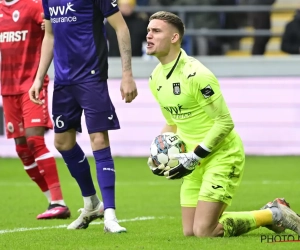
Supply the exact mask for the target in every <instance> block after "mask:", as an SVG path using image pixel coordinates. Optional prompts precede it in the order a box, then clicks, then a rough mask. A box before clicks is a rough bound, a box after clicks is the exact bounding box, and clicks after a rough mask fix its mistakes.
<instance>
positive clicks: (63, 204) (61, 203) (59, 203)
mask: <svg viewBox="0 0 300 250" xmlns="http://www.w3.org/2000/svg"><path fill="white" fill-rule="evenodd" d="M51 204H58V205H61V206H66V203H65V201H64V200H58V201H51Z"/></svg>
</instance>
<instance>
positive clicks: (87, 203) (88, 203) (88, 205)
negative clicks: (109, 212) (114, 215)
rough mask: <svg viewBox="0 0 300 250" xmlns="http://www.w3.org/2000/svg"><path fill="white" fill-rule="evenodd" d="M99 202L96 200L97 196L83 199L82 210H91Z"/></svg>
mask: <svg viewBox="0 0 300 250" xmlns="http://www.w3.org/2000/svg"><path fill="white" fill-rule="evenodd" d="M99 202H100V199H99V198H98V196H97V194H94V195H92V196H86V197H83V203H84V208H85V209H86V210H93V209H94V208H95V207H96V206H97V205H98V203H99Z"/></svg>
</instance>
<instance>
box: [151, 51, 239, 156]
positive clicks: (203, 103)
mask: <svg viewBox="0 0 300 250" xmlns="http://www.w3.org/2000/svg"><path fill="white" fill-rule="evenodd" d="M149 85H150V89H151V92H152V94H153V95H154V97H155V99H156V101H157V102H158V104H159V105H160V108H161V111H162V113H163V116H164V118H165V120H166V123H167V124H168V125H176V126H177V134H178V135H179V136H180V138H181V139H182V140H183V141H184V142H185V143H186V144H187V150H188V151H191V150H193V149H194V148H195V147H196V145H197V144H199V143H204V145H205V146H206V147H207V148H208V149H210V150H214V149H216V148H219V147H220V146H221V145H222V144H224V143H226V141H227V142H228V141H230V140H232V139H233V138H234V137H235V135H236V132H235V131H234V130H232V127H233V123H232V119H231V116H230V113H229V111H228V108H227V105H226V103H225V101H224V99H223V96H222V93H221V90H220V85H219V83H218V80H217V79H216V77H215V76H214V74H213V73H212V72H211V71H210V70H209V69H207V68H206V67H205V66H204V65H203V64H201V63H200V62H199V61H198V60H196V59H195V58H193V57H190V56H187V54H186V53H185V51H184V50H181V53H180V55H179V56H178V58H177V59H176V60H174V61H173V62H171V63H168V64H165V65H162V64H159V65H157V67H156V68H155V69H154V70H153V72H152V74H151V76H150V79H149ZM231 125H232V126H231ZM227 128H229V129H227Z"/></svg>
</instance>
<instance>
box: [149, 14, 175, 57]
mask: <svg viewBox="0 0 300 250" xmlns="http://www.w3.org/2000/svg"><path fill="white" fill-rule="evenodd" d="M147 31H148V34H147V36H146V39H147V50H146V53H147V55H153V56H157V57H161V56H166V55H168V54H169V51H170V48H171V45H172V37H173V35H174V29H173V27H172V26H171V25H170V24H168V23H167V22H165V21H163V20H158V19H154V20H151V21H150V23H149V25H148V28H147Z"/></svg>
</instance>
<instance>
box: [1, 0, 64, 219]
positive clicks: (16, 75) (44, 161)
mask: <svg viewBox="0 0 300 250" xmlns="http://www.w3.org/2000/svg"><path fill="white" fill-rule="evenodd" d="M0 1H1V0H0ZM42 12H43V9H42V4H41V2H40V0H3V1H2V2H0V52H1V95H2V98H3V110H4V118H5V125H6V135H7V138H14V140H15V144H16V152H17V154H18V156H19V158H20V159H21V161H22V163H23V165H24V169H25V171H26V172H27V174H28V175H29V177H30V178H31V179H32V180H33V181H34V182H36V184H37V185H38V186H39V188H40V189H41V191H42V192H43V193H44V194H45V196H46V197H47V199H48V202H49V206H48V208H47V210H46V211H45V212H44V213H42V214H39V215H38V216H37V219H51V218H68V217H70V211H69V209H68V207H67V206H66V204H65V202H64V200H63V196H62V191H61V187H60V182H59V177H58V173H57V168H56V163H55V159H54V158H53V156H52V154H51V153H50V152H49V150H48V149H47V147H46V145H45V140H44V133H45V131H46V130H48V129H52V121H51V118H50V116H49V113H48V100H47V86H48V83H49V79H48V77H45V79H44V86H43V91H41V95H40V98H42V99H43V101H44V104H43V105H35V104H33V103H32V102H31V101H30V99H29V96H28V90H29V89H30V87H31V85H32V83H33V81H34V78H35V76H36V71H37V68H38V65H39V60H40V53H41V44H42V40H43V36H44V31H43V30H42V28H41V24H42V23H43V18H42Z"/></svg>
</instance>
